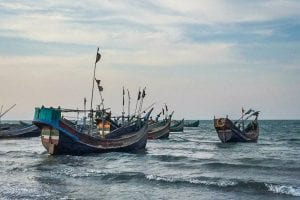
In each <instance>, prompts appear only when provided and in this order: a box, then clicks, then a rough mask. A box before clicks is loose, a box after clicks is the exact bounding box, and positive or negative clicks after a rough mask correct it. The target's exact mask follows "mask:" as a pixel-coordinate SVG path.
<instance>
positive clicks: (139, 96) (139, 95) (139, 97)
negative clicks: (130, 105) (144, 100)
mask: <svg viewBox="0 0 300 200" xmlns="http://www.w3.org/2000/svg"><path fill="white" fill-rule="evenodd" d="M141 94H142V93H141V90H139V94H138V99H137V100H140V99H141Z"/></svg>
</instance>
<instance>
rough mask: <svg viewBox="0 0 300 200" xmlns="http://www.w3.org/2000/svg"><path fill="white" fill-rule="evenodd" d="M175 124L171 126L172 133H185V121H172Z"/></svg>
mask: <svg viewBox="0 0 300 200" xmlns="http://www.w3.org/2000/svg"><path fill="white" fill-rule="evenodd" d="M172 122H173V124H172V123H171V126H170V131H171V132H183V127H184V119H182V120H181V121H175V120H174V121H172Z"/></svg>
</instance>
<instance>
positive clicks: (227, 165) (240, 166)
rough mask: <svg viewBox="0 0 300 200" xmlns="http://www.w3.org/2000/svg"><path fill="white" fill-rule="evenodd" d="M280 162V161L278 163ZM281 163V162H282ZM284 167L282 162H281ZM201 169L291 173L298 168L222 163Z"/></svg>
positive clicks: (208, 164)
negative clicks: (287, 171) (286, 171)
mask: <svg viewBox="0 0 300 200" xmlns="http://www.w3.org/2000/svg"><path fill="white" fill-rule="evenodd" d="M278 162H280V160H279V161H278ZM282 162H283V161H282ZM283 165H284V162H283ZM202 166H203V167H208V168H210V169H218V168H222V169H257V170H276V171H278V170H281V171H285V170H292V171H298V170H299V169H300V168H299V167H298V166H293V165H284V167H282V166H276V165H275V166H273V165H272V164H268V166H266V165H257V164H252V163H251V164H242V163H223V162H209V163H204V164H202Z"/></svg>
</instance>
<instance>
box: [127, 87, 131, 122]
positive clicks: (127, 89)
mask: <svg viewBox="0 0 300 200" xmlns="http://www.w3.org/2000/svg"><path fill="white" fill-rule="evenodd" d="M127 95H128V121H129V118H130V100H131V98H130V93H129V90H128V89H127Z"/></svg>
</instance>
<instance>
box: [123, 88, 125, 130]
mask: <svg viewBox="0 0 300 200" xmlns="http://www.w3.org/2000/svg"><path fill="white" fill-rule="evenodd" d="M124 107H125V90H124V86H123V101H122V124H123V125H124V116H125V111H124Z"/></svg>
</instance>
